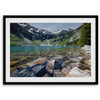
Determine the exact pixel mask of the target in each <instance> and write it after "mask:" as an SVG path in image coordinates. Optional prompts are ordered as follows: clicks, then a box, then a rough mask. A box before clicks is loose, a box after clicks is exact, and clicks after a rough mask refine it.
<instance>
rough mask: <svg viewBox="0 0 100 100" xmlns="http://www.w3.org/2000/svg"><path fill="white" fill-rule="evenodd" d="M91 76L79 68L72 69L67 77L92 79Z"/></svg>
mask: <svg viewBox="0 0 100 100" xmlns="http://www.w3.org/2000/svg"><path fill="white" fill-rule="evenodd" d="M90 76H91V75H90V74H89V73H88V72H86V71H83V70H81V69H79V68H77V67H74V68H72V69H71V71H70V72H69V73H68V75H67V77H90Z"/></svg>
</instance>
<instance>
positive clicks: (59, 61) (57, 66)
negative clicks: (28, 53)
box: [54, 59, 64, 69]
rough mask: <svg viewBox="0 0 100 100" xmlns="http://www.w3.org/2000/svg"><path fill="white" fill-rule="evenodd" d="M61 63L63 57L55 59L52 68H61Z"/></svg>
mask: <svg viewBox="0 0 100 100" xmlns="http://www.w3.org/2000/svg"><path fill="white" fill-rule="evenodd" d="M63 63H64V59H56V60H55V62H54V69H62V68H63V65H62V64H63Z"/></svg>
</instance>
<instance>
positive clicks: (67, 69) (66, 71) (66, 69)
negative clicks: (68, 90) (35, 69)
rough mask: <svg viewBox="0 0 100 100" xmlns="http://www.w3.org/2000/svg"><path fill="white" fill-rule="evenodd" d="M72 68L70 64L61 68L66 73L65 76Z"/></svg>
mask: <svg viewBox="0 0 100 100" xmlns="http://www.w3.org/2000/svg"><path fill="white" fill-rule="evenodd" d="M70 70H71V67H70V66H67V68H63V69H62V70H61V72H62V73H63V74H64V76H66V75H67V74H68V73H69V72H70Z"/></svg>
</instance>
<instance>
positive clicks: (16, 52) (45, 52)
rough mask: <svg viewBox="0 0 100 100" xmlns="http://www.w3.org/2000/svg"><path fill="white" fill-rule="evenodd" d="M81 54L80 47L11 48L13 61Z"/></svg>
mask: <svg viewBox="0 0 100 100" xmlns="http://www.w3.org/2000/svg"><path fill="white" fill-rule="evenodd" d="M73 52H74V53H79V52H80V47H79V46H11V47H10V58H11V60H14V58H16V60H18V59H20V58H18V57H27V56H34V57H36V58H39V57H48V56H49V57H50V56H51V57H53V56H54V57H56V56H64V55H67V54H68V53H73Z"/></svg>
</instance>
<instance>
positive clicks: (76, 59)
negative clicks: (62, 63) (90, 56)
mask: <svg viewBox="0 0 100 100" xmlns="http://www.w3.org/2000/svg"><path fill="white" fill-rule="evenodd" d="M69 61H71V62H79V61H80V59H78V58H70V59H69Z"/></svg>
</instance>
